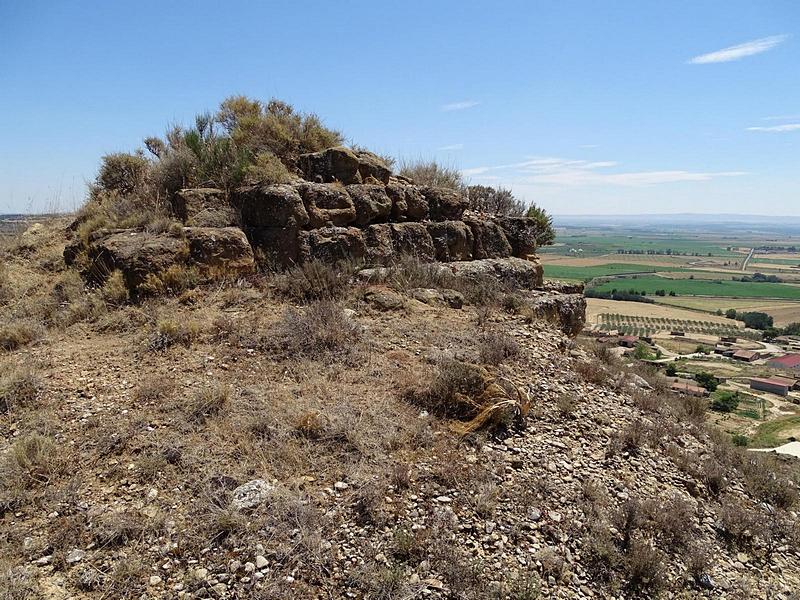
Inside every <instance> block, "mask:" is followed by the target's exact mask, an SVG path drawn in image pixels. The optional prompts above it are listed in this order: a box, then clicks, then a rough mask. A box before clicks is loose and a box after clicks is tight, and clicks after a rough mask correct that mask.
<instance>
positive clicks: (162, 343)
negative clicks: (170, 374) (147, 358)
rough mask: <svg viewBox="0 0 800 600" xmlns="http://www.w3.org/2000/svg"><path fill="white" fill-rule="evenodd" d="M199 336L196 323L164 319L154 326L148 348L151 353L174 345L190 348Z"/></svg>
mask: <svg viewBox="0 0 800 600" xmlns="http://www.w3.org/2000/svg"><path fill="white" fill-rule="evenodd" d="M199 335H200V328H199V327H198V326H197V323H192V322H185V321H176V320H173V319H164V320H161V321H158V323H157V324H156V328H155V331H153V333H152V334H151V335H150V339H149V341H148V346H149V348H150V350H153V351H159V350H166V349H167V348H169V347H170V346H174V345H175V344H183V345H184V346H190V345H191V343H192V342H193V341H194V340H195V339H197V337H198V336H199Z"/></svg>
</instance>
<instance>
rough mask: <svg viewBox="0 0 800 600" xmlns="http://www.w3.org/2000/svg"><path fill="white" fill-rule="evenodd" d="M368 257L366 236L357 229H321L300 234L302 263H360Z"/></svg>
mask: <svg viewBox="0 0 800 600" xmlns="http://www.w3.org/2000/svg"><path fill="white" fill-rule="evenodd" d="M366 255H367V247H366V245H365V244H364V236H363V234H362V232H361V230H360V229H358V228H357V227H321V228H319V229H312V230H311V231H301V232H300V253H299V259H300V262H309V261H312V260H319V261H323V262H327V263H331V264H334V263H337V262H340V261H347V260H352V261H356V262H359V261H363V260H364V258H365V256H366Z"/></svg>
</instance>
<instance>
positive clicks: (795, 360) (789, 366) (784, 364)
mask: <svg viewBox="0 0 800 600" xmlns="http://www.w3.org/2000/svg"><path fill="white" fill-rule="evenodd" d="M767 365H768V366H770V367H772V368H774V369H782V370H784V371H796V372H798V373H800V354H784V355H783V356H777V357H775V358H771V359H769V361H767Z"/></svg>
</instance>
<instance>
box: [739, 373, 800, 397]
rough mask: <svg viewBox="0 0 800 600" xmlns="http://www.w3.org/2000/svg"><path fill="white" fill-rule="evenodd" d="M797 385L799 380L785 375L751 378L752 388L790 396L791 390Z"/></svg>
mask: <svg viewBox="0 0 800 600" xmlns="http://www.w3.org/2000/svg"><path fill="white" fill-rule="evenodd" d="M795 385H797V380H795V379H787V378H785V377H770V378H761V377H753V378H752V379H750V389H751V390H758V391H760V392H769V393H771V394H777V395H778V396H788V395H789V390H790V389H792V388H793V387H794V386H795Z"/></svg>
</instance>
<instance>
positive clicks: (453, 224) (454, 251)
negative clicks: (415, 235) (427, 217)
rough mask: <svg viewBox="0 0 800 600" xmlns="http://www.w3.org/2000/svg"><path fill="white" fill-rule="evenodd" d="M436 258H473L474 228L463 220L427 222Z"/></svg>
mask: <svg viewBox="0 0 800 600" xmlns="http://www.w3.org/2000/svg"><path fill="white" fill-rule="evenodd" d="M427 227H428V233H430V234H431V238H432V240H433V247H434V250H435V255H436V260H438V261H440V262H451V261H454V260H471V259H472V248H473V245H474V239H473V236H472V230H471V229H470V228H469V226H468V225H467V224H466V223H464V222H463V221H435V222H432V223H428V224H427Z"/></svg>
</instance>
